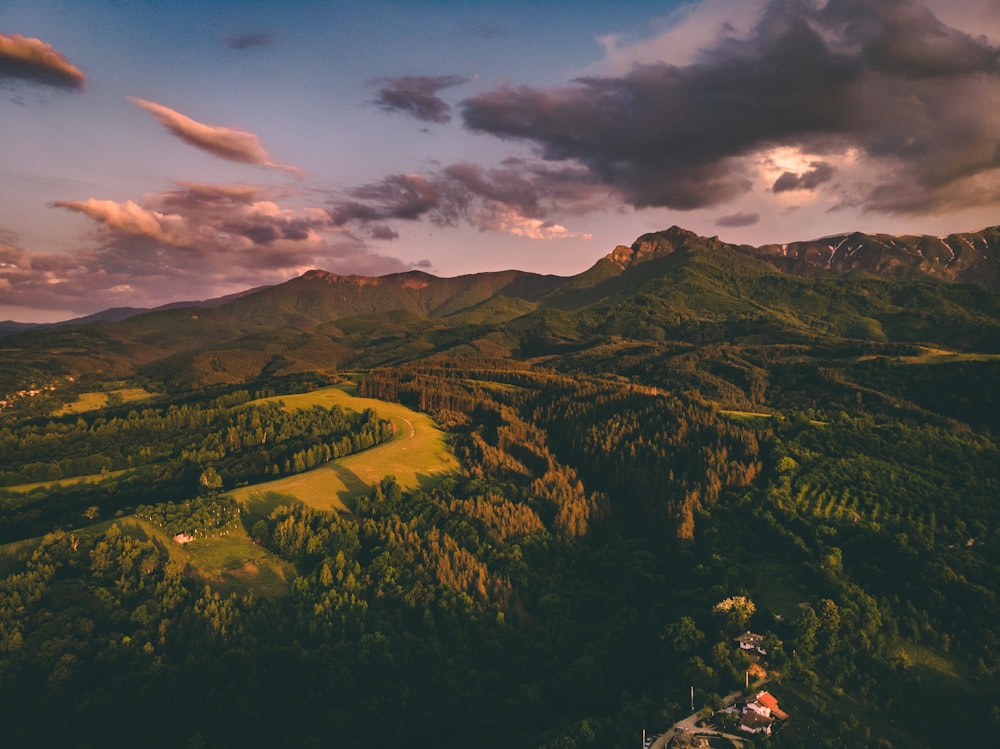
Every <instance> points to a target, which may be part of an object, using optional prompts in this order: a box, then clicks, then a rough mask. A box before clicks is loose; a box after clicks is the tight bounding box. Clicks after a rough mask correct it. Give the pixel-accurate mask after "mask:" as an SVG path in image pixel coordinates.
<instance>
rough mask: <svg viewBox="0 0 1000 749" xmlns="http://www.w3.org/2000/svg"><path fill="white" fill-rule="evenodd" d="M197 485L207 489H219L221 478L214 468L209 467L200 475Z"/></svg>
mask: <svg viewBox="0 0 1000 749" xmlns="http://www.w3.org/2000/svg"><path fill="white" fill-rule="evenodd" d="M198 483H199V484H201V485H202V486H204V487H205V488H207V489H221V488H222V476H220V475H219V472H218V471H216V470H215V468H214V466H209V467H208V468H206V469H205V470H204V471H202V473H201V477H200V478H199V479H198Z"/></svg>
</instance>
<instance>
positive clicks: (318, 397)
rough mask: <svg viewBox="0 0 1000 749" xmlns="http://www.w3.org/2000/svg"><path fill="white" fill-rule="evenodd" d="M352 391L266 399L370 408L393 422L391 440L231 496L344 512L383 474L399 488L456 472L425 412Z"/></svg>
mask: <svg viewBox="0 0 1000 749" xmlns="http://www.w3.org/2000/svg"><path fill="white" fill-rule="evenodd" d="M356 390H357V385H356V384H355V383H353V382H352V383H346V384H340V385H334V386H332V387H328V388H323V389H321V390H315V391H313V392H309V393H302V394H298V395H282V396H278V397H274V398H268V399H265V400H272V401H281V402H283V403H284V404H285V406H286V407H287V408H312V407H313V406H323V407H324V408H330V407H332V406H341V407H343V408H345V409H348V410H351V411H364V410H365V409H366V408H372V409H374V410H375V412H376V413H377V414H378V415H379V416H380V417H382V418H384V419H388V420H389V421H391V422H392V425H393V428H394V430H395V436H394V437H393V438H392V439H391V440H389V441H388V442H384V443H382V444H381V445H376V446H375V447H372V448H369V449H368V450H365V451H363V452H360V453H355V454H354V455H348V456H346V457H344V458H340V459H339V460H334V461H332V462H330V463H327V464H325V465H322V466H320V467H319V468H315V469H313V470H311V471H306V472H305V473H299V474H296V475H294V476H286V477H284V478H280V479H276V480H275V481H269V482H266V483H263V484H255V485H253V486H246V487H241V488H239V489H236V490H235V491H233V492H231V493H230V494H231V495H232V496H233V497H234V498H236V500H237V501H239V502H241V503H243V504H251V503H259V502H261V501H262V500H263V501H266V502H267V504H278V503H287V502H286V501H285V500H291V501H294V500H298V501H300V502H302V503H304V504H306V505H308V506H310V507H315V508H317V509H322V510H330V509H336V510H345V509H348V508H349V507H350V503H351V501H352V500H353V499H354V498H356V497H358V496H360V495H362V494H365V493H367V492H368V490H369V489H370V488H371V487H372V486H374V485H375V484H376V483H377V482H378V481H380V480H381V479H382V478H384V477H385V476H389V475H392V476H395V477H396V480H397V481H398V482H399V484H400V486H402V487H404V488H406V489H416V488H419V487H423V488H427V487H429V486H431V485H433V484H434V483H436V482H437V481H438V480H440V479H441V478H443V477H444V476H447V475H448V474H451V473H454V472H456V471H458V469H459V464H458V460H457V459H456V458H455V456H454V454H453V453H452V452H451V450H450V449H449V447H448V445H447V443H446V442H445V438H444V433H443V432H442V431H441V430H440V429H438V427H437V426H436V425H435V424H434V422H433V420H431V418H430V417H429V416H428V415H427V414H422V413H418V412H417V411H413V410H411V409H409V408H407V407H406V406H402V405H400V404H398V403H389V402H387V401H381V400H376V399H374V398H360V397H358V396H356V395H354V392H356ZM264 498H268V499H264ZM279 500H280V501H279Z"/></svg>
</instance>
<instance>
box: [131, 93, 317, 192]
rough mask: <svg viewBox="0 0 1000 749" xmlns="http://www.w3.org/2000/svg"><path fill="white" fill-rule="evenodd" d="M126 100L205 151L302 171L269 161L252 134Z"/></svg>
mask: <svg viewBox="0 0 1000 749" xmlns="http://www.w3.org/2000/svg"><path fill="white" fill-rule="evenodd" d="M128 98H129V101H131V102H132V103H133V104H136V105H138V106H140V107H142V108H143V109H145V110H146V111H147V112H150V113H151V114H152V115H153V116H154V117H156V119H157V120H159V122H160V124H161V125H163V126H164V127H166V128H167V129H168V130H169V131H170V132H171V133H173V134H174V135H176V136H177V137H178V138H180V139H181V140H183V141H184V142H185V143H187V144H189V145H192V146H194V147H195V148H200V149H201V150H203V151H207V152H208V153H210V154H213V155H215V156H218V157H219V158H221V159H226V160H227V161H236V162H239V163H241V164H258V165H260V166H266V167H271V168H272V169H281V170H284V171H286V172H291V173H292V174H295V175H297V176H299V177H301V176H303V172H302V170H301V169H299V168H298V167H294V166H288V165H286V164H278V163H276V162H274V161H272V160H271V157H270V155H269V154H268V152H267V151H266V150H265V149H264V147H263V146H262V145H261V143H260V138H258V137H257V136H256V135H254V134H253V133H248V132H247V131H245V130H236V129H235V128H229V127H223V126H221V125H206V124H204V123H202V122H198V121H197V120H193V119H191V118H190V117H188V116H186V115H183V114H181V113H180V112H177V111H175V110H173V109H170V108H169V107H165V106H163V105H162V104H156V103H154V102H151V101H146V100H145V99H139V98H136V97H134V96H130V97H128Z"/></svg>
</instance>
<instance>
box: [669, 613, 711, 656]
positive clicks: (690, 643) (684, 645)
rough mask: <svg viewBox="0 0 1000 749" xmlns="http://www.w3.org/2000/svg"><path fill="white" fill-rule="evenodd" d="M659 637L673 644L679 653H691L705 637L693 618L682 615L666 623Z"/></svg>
mask: <svg viewBox="0 0 1000 749" xmlns="http://www.w3.org/2000/svg"><path fill="white" fill-rule="evenodd" d="M661 639H663V640H666V641H667V642H669V643H670V644H671V645H673V647H674V650H676V651H677V652H679V653H691V652H693V651H694V649H695V648H697V647H698V644H699V643H700V642H701V641H702V640H704V639H705V633H704V632H702V631H701V630H700V629H698V625H697V624H695V622H694V619H692V618H691V617H690V616H682V617H681V618H680V619H678V620H677V621H676V622H673V623H672V624H668V625H667V627H666V629H665V630H664V631H663V635H662V636H661Z"/></svg>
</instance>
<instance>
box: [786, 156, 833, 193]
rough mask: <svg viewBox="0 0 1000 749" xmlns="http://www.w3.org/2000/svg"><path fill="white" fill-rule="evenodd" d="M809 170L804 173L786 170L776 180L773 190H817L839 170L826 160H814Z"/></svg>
mask: <svg viewBox="0 0 1000 749" xmlns="http://www.w3.org/2000/svg"><path fill="white" fill-rule="evenodd" d="M809 167H810V168H809V170H808V171H806V172H803V173H802V174H796V173H795V172H785V173H784V174H782V175H781V176H780V177H778V179H776V180H775V181H774V185H772V186H771V192H775V193H778V192H789V191H791V190H815V189H816V188H817V187H819V186H820V185H822V184H823V183H824V182H829V181H830V180H831V179H833V175H834V173H835V172H836V171H837V170H836V169H835V168H834V166H833V165H832V164H827V163H826V162H825V161H814V162H812V163H811V164H810V165H809Z"/></svg>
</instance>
